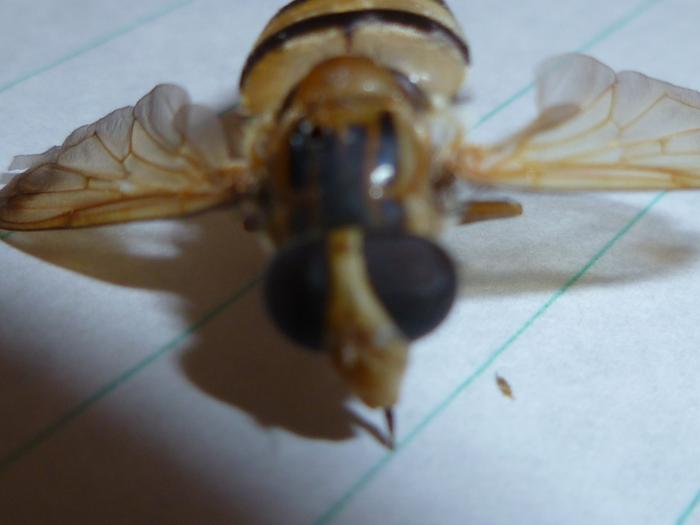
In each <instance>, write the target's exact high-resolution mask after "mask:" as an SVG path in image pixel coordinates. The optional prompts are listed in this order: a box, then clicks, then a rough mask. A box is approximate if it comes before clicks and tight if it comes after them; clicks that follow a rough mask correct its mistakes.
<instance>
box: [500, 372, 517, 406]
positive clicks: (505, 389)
mask: <svg viewBox="0 0 700 525" xmlns="http://www.w3.org/2000/svg"><path fill="white" fill-rule="evenodd" d="M496 385H498V389H499V390H500V391H501V394H503V395H504V396H505V397H507V398H509V399H513V400H514V399H515V396H514V395H513V389H512V388H511V386H510V383H508V381H507V380H506V379H505V378H503V377H501V376H499V375H498V374H496Z"/></svg>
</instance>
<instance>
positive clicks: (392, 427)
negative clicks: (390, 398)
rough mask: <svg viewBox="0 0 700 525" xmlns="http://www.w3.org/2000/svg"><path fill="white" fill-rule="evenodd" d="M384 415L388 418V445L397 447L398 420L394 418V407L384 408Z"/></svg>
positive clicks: (392, 448) (392, 447)
mask: <svg viewBox="0 0 700 525" xmlns="http://www.w3.org/2000/svg"><path fill="white" fill-rule="evenodd" d="M384 417H385V419H386V427H387V430H388V435H387V443H386V444H387V446H388V447H389V448H390V449H391V450H394V449H396V421H395V420H394V408H393V407H386V408H385V409H384Z"/></svg>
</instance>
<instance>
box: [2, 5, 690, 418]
mask: <svg viewBox="0 0 700 525" xmlns="http://www.w3.org/2000/svg"><path fill="white" fill-rule="evenodd" d="M468 65H469V49H468V47H467V44H466V43H465V39H464V37H463V34H462V31H461V29H460V27H459V25H458V23H457V21H456V20H455V18H454V16H453V14H452V12H451V11H450V9H449V8H448V6H447V5H446V4H445V3H444V2H443V1H441V0H346V1H342V2H341V1H337V0H295V1H293V2H291V3H289V4H288V5H286V6H285V7H283V8H282V9H281V10H280V11H279V12H278V13H277V14H276V15H275V16H274V17H273V18H272V20H271V21H270V22H269V24H268V25H267V27H266V28H265V29H264V31H263V33H262V35H261V36H260V38H259V39H258V41H257V42H256V43H255V45H254V48H253V51H252V52H251V53H250V55H249V57H248V59H247V62H246V64H245V67H244V68H243V72H242V75H241V79H240V105H239V106H238V107H237V108H236V109H235V110H231V111H229V112H227V113H224V114H220V115H219V114H216V113H215V112H213V111H210V110H208V109H206V108H203V107H201V106H196V105H193V104H191V103H190V101H189V98H188V96H187V94H186V93H185V91H184V90H182V89H181V88H179V87H176V86H173V85H159V86H157V87H155V88H154V89H153V91H151V92H150V93H148V94H147V95H146V96H144V97H143V98H142V99H141V100H140V101H138V103H137V104H136V105H135V106H133V107H125V108H122V109H118V110H116V111H114V112H112V113H110V114H109V115H107V116H106V117H104V118H102V119H100V120H98V121H97V122H95V123H93V124H90V125H88V126H84V127H81V128H79V129H77V130H76V131H74V132H73V133H72V134H71V135H70V136H69V137H68V138H67V139H66V140H65V142H64V143H63V144H62V145H60V146H56V147H54V148H51V149H49V150H48V151H46V152H45V153H42V154H39V155H29V156H20V157H16V158H15V160H14V161H13V163H12V165H11V169H12V170H23V171H22V172H21V173H19V174H18V175H17V176H16V177H15V178H14V179H13V180H12V181H11V182H10V183H9V184H8V185H7V186H6V187H4V188H3V189H2V191H0V227H2V228H6V229H16V230H29V229H42V228H69V227H79V226H91V225H98V224H105V223H113V222H122V221H131V220H140V219H148V218H154V217H166V216H175V215H181V214H186V213H190V212H195V211H198V210H202V209H205V208H209V207H212V206H215V205H218V204H222V203H232V204H235V205H237V206H240V207H241V209H242V210H245V214H246V220H245V224H247V225H248V226H249V227H250V228H251V229H252V228H253V227H254V226H257V227H259V228H260V230H261V231H263V232H264V233H265V234H266V235H267V236H268V237H269V239H270V240H271V241H272V243H273V244H274V246H276V248H277V250H276V253H275V255H274V257H273V258H272V260H271V261H270V263H269V266H268V269H267V273H266V278H265V291H264V294H265V300H266V304H267V309H268V311H269V314H270V316H271V318H272V320H273V321H274V323H275V324H276V325H277V326H278V327H279V329H280V330H281V331H282V332H283V333H284V334H286V335H287V336H288V337H289V338H291V339H292V340H293V341H295V342H297V343H299V344H300V345H302V346H305V347H307V348H309V349H319V350H324V351H326V352H328V354H329V355H330V356H331V358H332V361H333V363H334V365H335V367H336V369H337V371H338V373H339V374H340V375H341V376H342V378H343V379H344V380H345V382H346V383H347V384H348V386H349V388H350V389H351V390H352V391H353V392H354V393H355V394H356V395H357V396H358V397H359V398H360V399H361V400H362V401H364V403H366V404H367V405H368V406H370V407H377V408H383V409H385V411H386V414H387V420H388V421H389V425H390V427H391V426H392V422H393V416H392V413H391V407H392V406H394V404H395V403H396V402H397V400H398V398H399V391H400V384H401V381H402V376H403V375H404V371H405V368H406V365H407V359H408V352H409V345H410V342H411V341H413V340H415V339H417V338H419V337H421V336H423V335H425V334H426V333H428V332H429V331H431V330H432V329H434V328H435V327H436V326H438V325H439V324H440V323H441V321H442V320H443V319H444V318H445V316H446V315H447V313H448V311H449V310H450V307H451V305H452V303H453V301H454V299H455V291H456V288H457V277H456V272H455V268H454V264H453V262H452V260H451V259H450V257H449V255H448V254H447V253H446V251H445V250H444V249H443V248H442V247H441V246H440V245H439V244H438V243H437V241H436V239H437V237H438V235H439V233H440V231H441V230H442V229H443V228H444V227H445V226H446V225H447V224H450V223H471V222H475V221H480V220H487V219H493V218H502V217H512V216H516V215H519V214H520V212H521V208H520V206H519V205H518V204H517V203H515V202H510V201H485V202H480V201H478V200H476V198H475V197H474V195H475V194H474V193H471V194H470V193H469V191H468V189H469V188H474V187H480V186H500V187H509V188H520V189H526V190H643V189H647V190H651V189H676V188H692V187H699V186H700V94H699V93H696V92H694V91H690V90H687V89H683V88H680V87H676V86H673V85H671V84H668V83H665V82H661V81H659V80H654V79H651V78H649V77H646V76H644V75H642V74H640V73H634V72H624V73H619V74H616V73H614V72H613V71H612V70H611V69H610V68H608V67H606V66H605V65H603V64H601V63H600V62H598V61H596V60H595V59H593V58H590V57H587V56H583V55H577V54H570V55H565V56H561V57H557V58H554V59H551V60H549V61H548V62H546V63H545V64H544V65H543V66H542V68H541V69H540V71H539V74H538V80H537V97H538V105H539V116H538V117H537V118H536V120H535V121H534V122H532V123H531V124H529V125H528V126H526V127H525V128H523V129H522V131H520V132H518V133H516V134H514V135H512V136H510V137H508V138H506V139H504V140H502V141H501V142H499V143H497V144H494V145H490V146H480V145H475V144H471V143H469V142H468V141H467V140H466V139H465V133H464V132H463V130H462V129H460V127H459V126H456V125H455V124H454V121H455V119H453V118H450V114H451V112H452V111H453V109H454V104H455V100H456V97H457V95H458V92H459V90H460V88H461V86H462V85H463V83H464V81H465V79H466V76H467V72H468ZM465 189H466V190H467V191H465ZM470 195H471V196H470Z"/></svg>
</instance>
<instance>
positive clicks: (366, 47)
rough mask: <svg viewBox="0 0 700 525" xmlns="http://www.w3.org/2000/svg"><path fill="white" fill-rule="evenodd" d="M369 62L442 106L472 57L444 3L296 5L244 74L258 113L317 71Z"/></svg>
mask: <svg viewBox="0 0 700 525" xmlns="http://www.w3.org/2000/svg"><path fill="white" fill-rule="evenodd" d="M343 55H354V56H358V55H359V56H367V57H369V58H372V59H373V60H375V61H376V62H378V63H380V64H382V65H384V66H386V67H388V68H391V69H395V70H397V71H400V72H401V73H403V74H404V75H406V77H408V78H409V79H411V80H412V81H413V82H415V83H416V84H417V85H419V86H420V87H421V88H423V90H424V91H425V92H426V93H427V94H428V95H429V96H430V98H432V99H434V100H436V99H440V98H450V97H452V96H454V95H455V94H456V93H457V91H458V90H459V88H460V86H461V85H462V83H463V82H464V79H465V77H466V69H467V65H468V63H469V51H468V48H467V45H466V43H465V42H464V39H463V38H462V35H461V30H460V28H459V26H458V24H457V22H456V20H455V19H454V17H453V15H452V13H451V12H450V10H449V9H448V7H447V6H446V4H445V3H444V2H443V1H442V0H295V1H293V2H291V3H289V4H287V5H286V6H285V7H283V8H282V9H281V10H280V11H279V12H278V13H277V15H276V16H275V17H274V18H273V19H272V20H271V21H270V23H269V24H268V25H267V27H266V28H265V30H264V31H263V33H262V35H261V36H260V38H259V39H258V41H257V42H256V45H255V48H254V49H253V51H252V52H251V54H250V56H249V57H248V61H247V62H246V65H245V67H244V69H243V73H242V75H241V96H242V100H243V104H244V105H245V106H246V107H247V108H248V110H249V111H250V112H251V113H261V112H265V111H274V110H275V109H276V108H277V107H278V106H279V105H280V103H281V102H282V100H284V98H285V97H286V96H287V94H288V93H289V91H290V90H291V89H292V88H293V87H294V85H296V83H297V82H299V80H301V79H302V78H303V77H304V76H305V75H306V74H307V73H308V72H309V71H310V70H311V69H312V68H313V67H314V66H315V65H317V64H318V63H320V62H322V61H324V60H327V59H329V58H332V57H337V56H343Z"/></svg>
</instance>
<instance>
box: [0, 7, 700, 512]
mask: <svg viewBox="0 0 700 525" xmlns="http://www.w3.org/2000/svg"><path fill="white" fill-rule="evenodd" d="M63 4H64V5H59V4H58V3H56V2H50V1H48V0H37V1H35V2H32V3H31V4H26V5H25V3H24V2H21V1H19V0H9V1H5V2H3V4H2V5H1V6H0V28H1V31H0V64H2V68H0V122H2V124H3V127H2V132H1V134H2V140H1V141H0V164H1V165H7V164H9V162H10V160H11V158H12V156H13V155H15V154H20V153H34V152H39V151H43V150H44V149H46V148H47V147H49V146H51V145H53V144H57V143H60V142H61V141H62V140H63V138H64V137H65V136H66V135H67V134H68V133H69V132H70V131H72V130H73V129H74V128H76V127H77V126H79V125H81V124H84V123H88V122H92V121H94V120H95V119H96V118H98V117H100V116H101V115H104V114H106V113H107V112H109V111H110V110H112V109H114V108H116V107H120V106H123V105H126V104H130V103H133V102H134V101H136V100H137V99H138V98H139V97H140V96H141V95H142V94H144V93H146V92H147V91H148V90H149V89H150V88H151V87H152V86H153V85H155V84H157V83H159V82H166V81H167V82H174V83H178V84H181V85H182V86H184V87H186V88H187V90H188V91H189V92H190V93H191V94H192V96H193V99H194V100H196V101H198V102H202V103H207V104H210V105H213V106H218V105H223V104H226V103H229V102H231V101H232V100H233V99H234V97H235V86H236V80H237V75H238V73H239V71H240V68H241V66H242V63H243V61H244V59H245V56H246V54H247V52H248V51H249V49H250V45H251V44H252V42H253V40H254V38H255V37H256V35H257V33H258V31H259V30H260V29H261V28H262V26H263V25H264V23H265V22H266V20H267V19H268V17H269V16H271V15H272V14H273V13H274V12H275V10H276V9H278V8H279V7H280V6H281V5H282V4H283V2H281V1H272V0H257V1H255V2H252V1H248V0H238V1H236V2H231V1H223V0H190V1H172V2H168V1H167V0H140V1H139V2H135V1H130V0H129V1H124V2H120V3H119V5H118V6H117V5H116V4H114V3H113V2H89V1H87V0H76V1H73V2H64V3H63ZM451 4H452V7H453V10H454V11H455V14H456V15H457V17H458V18H459V20H460V21H461V23H462V24H463V26H464V29H465V33H466V35H467V36H468V39H469V42H470V45H471V49H472V55H473V57H474V67H473V70H472V74H471V79H470V86H471V87H470V90H471V91H470V93H471V95H472V98H473V103H472V105H471V106H472V112H473V114H474V120H475V121H477V122H478V123H479V124H478V127H477V129H475V130H474V137H475V140H476V139H483V140H487V139H490V138H496V137H500V136H502V135H503V134H505V133H507V132H509V131H512V130H514V129H516V128H517V127H518V126H519V125H522V124H523V123H525V122H526V121H527V120H528V119H529V118H531V117H532V116H533V115H534V104H533V101H532V93H531V91H530V90H529V85H530V82H531V80H532V74H533V71H534V69H535V67H536V65H537V64H538V63H539V62H540V61H541V60H542V59H544V58H546V57H548V56H551V55H553V54H556V53H561V52H568V51H573V50H579V51H584V52H587V53H590V54H593V55H594V56H596V57H597V58H599V59H601V60H603V61H604V62H606V63H608V64H610V65H611V66H612V67H614V68H615V69H636V70H640V71H643V72H645V73H647V74H650V75H653V76H656V77H659V78H663V79H665V80H669V81H671V82H674V83H677V84H680V85H684V86H688V87H693V88H695V89H700V71H699V70H698V68H697V53H696V50H697V49H698V48H700V33H698V31H697V20H699V19H700V4H698V3H697V2H693V1H691V0H685V1H684V0H656V1H642V2H640V1H639V0H618V1H616V2H614V5H613V6H610V4H612V2H605V1H603V0H586V1H578V0H575V1H574V0H572V1H569V2H548V1H545V0H531V1H529V2H526V3H525V2H516V1H515V0H512V1H511V0H503V1H501V2H492V1H491V0H477V1H469V2H451ZM516 198H518V199H519V200H521V201H522V202H523V204H524V207H525V214H524V215H523V217H522V218H519V219H517V220H512V221H501V222H493V223H490V224H482V225H475V226H471V227H468V228H464V229H460V230H456V231H451V232H449V233H448V234H447V235H446V238H445V243H446V245H447V246H448V247H449V248H450V249H451V250H452V251H453V253H454V254H455V257H456V258H457V260H458V261H459V263H460V265H461V267H462V268H463V270H462V273H463V286H462V288H463V290H462V298H461V299H460V301H459V303H458V304H457V306H456V308H455V309H454V311H453V313H452V314H451V316H450V317H449V319H448V320H447V322H446V323H445V324H444V325H443V326H442V327H441V328H440V329H439V330H438V331H436V332H435V333H434V334H432V335H431V336H429V337H427V338H425V339H423V340H421V341H420V342H419V343H418V344H416V345H415V348H414V350H413V359H412V364H411V367H410V371H409V373H408V376H407V379H406V383H405V386H404V394H403V399H402V402H401V404H400V406H399V407H398V413H397V416H398V442H399V446H398V448H397V450H396V452H394V453H390V452H388V451H387V450H386V449H385V448H384V447H383V446H382V445H381V442H380V440H379V439H378V437H379V436H380V435H381V433H382V432H383V427H382V418H381V417H380V415H379V414H375V413H373V412H371V411H368V410H366V409H363V408H362V407H361V406H359V405H358V404H357V403H356V402H355V401H353V400H352V399H350V398H349V397H348V394H347V392H346V391H345V390H344V388H343V387H342V385H341V384H340V383H339V381H338V380H337V379H336V378H335V376H334V375H333V373H332V371H331V369H330V367H328V365H327V363H326V362H325V360H324V359H323V358H322V357H319V356H315V355H310V354H307V353H305V352H303V351H301V350H299V349H297V348H295V347H293V346H292V345H290V344H289V343H287V342H286V341H285V340H284V339H282V337H281V336H279V335H278V334H277V333H276V332H275V330H274V329H273V327H272V326H271V325H270V323H269V321H268V320H267V319H266V318H265V315H264V312H263V308H262V305H261V300H260V288H259V286H258V283H259V277H260V275H261V273H262V271H263V269H264V264H265V260H266V254H265V253H264V252H263V250H262V249H261V248H259V247H258V244H257V242H256V240H255V239H254V238H252V237H249V236H247V234H245V233H244V232H243V231H242V229H241V227H240V225H239V224H238V221H237V217H236V215H235V213H234V212H233V211H231V210H217V211H215V212H212V213H208V214H203V215H199V216H196V217H192V218H188V219H182V220H176V221H153V222H148V223H142V224H130V225H122V226H111V227H105V228H99V229H92V230H80V231H60V232H38V233H16V234H12V235H11V236H8V237H6V238H5V239H4V241H3V243H2V244H0V267H2V269H3V273H2V278H1V279H0V319H1V322H0V417H1V418H2V419H1V420H0V515H1V516H2V517H3V518H2V521H3V522H7V523H66V522H67V523H179V524H185V523H208V524H214V523H222V524H223V523H245V524H248V523H251V524H258V523H263V524H267V523H285V524H297V523H298V524H307V523H338V524H341V523H347V524H354V523H389V524H393V523H396V524H399V523H400V524H413V523H415V524H422V523H441V524H442V523H444V524H453V523H455V524H458V523H459V524H463V523H474V524H493V525H501V524H512V523H527V524H530V523H532V524H563V523H566V524H591V523H596V524H620V523H635V524H645V523H648V524H662V523H663V524H676V523H678V524H681V523H683V524H700V467H699V465H700V447H698V445H697V444H698V436H699V435H700V388H699V387H698V384H697V377H698V374H699V373H700V329H699V328H698V322H699V321H700V314H699V313H698V312H699V311H700V309H699V308H700V299H699V298H700V248H699V247H700V219H699V218H698V213H697V210H698V208H699V207H700V193H698V192H687V193H672V194H652V193H644V194H609V195H576V196H538V195H525V196H517V197H516ZM497 375H498V376H499V377H501V378H503V379H505V380H506V381H507V382H508V384H509V385H510V387H511V389H512V393H513V399H510V398H508V397H506V396H504V395H503V394H502V392H501V390H500V389H499V386H498V385H497V381H496V377H497ZM696 507H698V508H696Z"/></svg>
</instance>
